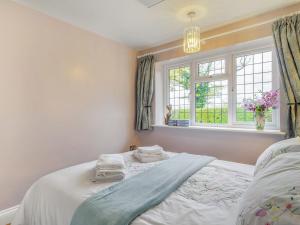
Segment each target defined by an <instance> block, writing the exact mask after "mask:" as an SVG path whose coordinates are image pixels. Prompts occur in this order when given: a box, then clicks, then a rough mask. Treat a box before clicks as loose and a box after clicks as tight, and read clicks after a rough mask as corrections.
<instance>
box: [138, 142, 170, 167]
mask: <svg viewBox="0 0 300 225" xmlns="http://www.w3.org/2000/svg"><path fill="white" fill-rule="evenodd" d="M133 155H134V156H135V158H137V159H138V160H139V161H140V162H142V163H150V162H156V161H160V160H164V159H168V158H169V156H168V154H167V153H166V152H165V151H164V149H163V148H162V147H161V146H159V145H153V146H145V147H138V148H137V150H135V151H134V153H133Z"/></svg>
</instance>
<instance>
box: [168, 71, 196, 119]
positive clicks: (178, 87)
mask: <svg viewBox="0 0 300 225" xmlns="http://www.w3.org/2000/svg"><path fill="white" fill-rule="evenodd" d="M168 73H169V104H171V105H172V108H173V119H177V120H181V119H190V76H191V72H190V67H189V66H180V67H176V68H170V69H169V71H168Z"/></svg>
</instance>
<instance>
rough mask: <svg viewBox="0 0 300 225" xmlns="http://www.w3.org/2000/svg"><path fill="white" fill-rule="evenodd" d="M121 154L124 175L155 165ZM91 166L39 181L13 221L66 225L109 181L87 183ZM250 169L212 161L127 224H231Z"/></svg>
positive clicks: (15, 224)
mask: <svg viewBox="0 0 300 225" xmlns="http://www.w3.org/2000/svg"><path fill="white" fill-rule="evenodd" d="M123 155H124V158H125V159H126V164H127V169H126V177H127V178H128V177H130V176H134V175H136V174H138V173H140V172H142V171H144V170H146V169H148V168H149V167H152V166H154V165H156V164H157V163H159V162H156V163H139V162H137V161H136V160H135V159H134V158H133V157H132V155H131V153H124V154H123ZM95 164H96V162H95V161H93V162H89V163H84V164H81V165H77V166H73V167H70V168H67V169H63V170H59V171H57V172H54V173H52V174H49V175H47V176H45V177H43V178H41V179H40V180H38V181H37V182H36V183H35V184H34V185H33V186H32V187H31V188H30V189H29V190H28V192H27V194H26V195H25V197H24V199H23V202H22V204H21V206H20V209H19V211H18V213H17V215H16V217H15V219H14V221H13V223H12V225H69V224H70V222H71V219H72V216H73V214H74V212H75V210H76V209H77V207H78V206H79V205H80V204H81V203H82V202H83V201H85V200H86V199H87V198H89V197H90V196H92V195H93V194H95V193H97V192H98V191H100V190H102V189H104V188H106V187H109V186H110V185H112V184H113V183H93V182H91V179H92V177H93V176H94V168H95ZM253 169H254V168H253V166H250V165H243V164H238V163H233V162H227V161H220V160H215V161H213V162H211V163H210V164H209V165H208V166H206V167H204V168H202V169H201V170H199V171H198V172H197V173H195V174H194V175H193V176H191V177H190V178H189V179H188V180H187V181H186V182H185V183H184V184H183V185H182V186H181V187H180V188H179V189H177V191H175V192H173V193H172V194H171V195H170V196H169V197H168V198H167V199H165V200H164V201H163V202H162V203H161V204H159V205H158V206H156V207H154V208H152V209H150V210H148V211H147V212H146V213H144V214H142V215H141V216H139V217H137V218H136V219H135V220H134V221H133V222H132V225H177V224H178V225H179V224H180V225H233V224H235V221H236V217H237V203H238V201H239V200H240V198H241V195H242V194H243V193H244V192H245V190H246V189H247V187H248V185H249V184H250V182H251V180H252V174H253ZM153 185H155V184H153Z"/></svg>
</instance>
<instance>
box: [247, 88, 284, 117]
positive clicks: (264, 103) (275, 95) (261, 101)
mask: <svg viewBox="0 0 300 225" xmlns="http://www.w3.org/2000/svg"><path fill="white" fill-rule="evenodd" d="M278 106H279V90H272V91H268V92H264V93H262V97H261V98H258V99H256V100H255V101H254V100H252V99H244V101H243V103H242V107H243V108H244V109H246V110H248V111H250V112H256V110H259V111H265V110H268V109H270V108H273V109H276V108H277V107H278Z"/></svg>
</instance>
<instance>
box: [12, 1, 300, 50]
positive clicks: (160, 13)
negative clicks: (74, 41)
mask: <svg viewBox="0 0 300 225" xmlns="http://www.w3.org/2000/svg"><path fill="white" fill-rule="evenodd" d="M15 1H16V2H19V3H22V4H25V5H27V6H29V7H32V8H34V9H36V10H39V11H42V12H44V13H46V14H48V15H50V16H53V17H55V18H58V19H60V20H63V21H66V22H68V23H71V24H73V25H76V26H78V27H81V28H84V29H87V30H90V31H93V32H96V33H98V34H100V35H102V36H104V37H107V38H110V39H113V40H116V41H119V42H121V43H124V44H126V45H128V46H130V47H133V48H135V49H144V48H148V47H153V46H156V45H159V44H162V43H166V42H169V41H173V40H176V39H179V38H180V37H181V35H182V31H183V29H184V27H186V26H187V25H188V24H189V22H188V21H187V19H186V16H185V14H186V12H187V11H189V9H193V8H195V9H196V11H198V12H199V14H198V15H199V16H198V18H197V19H196V21H195V22H196V23H197V24H198V25H200V27H201V28H202V29H203V30H207V29H209V28H212V27H216V26H219V25H222V24H224V23H228V22H231V21H235V20H238V19H241V18H246V17H249V16H253V15H256V14H260V13H262V12H266V11H269V10H272V9H276V8H280V7H283V6H287V5H290V4H293V3H296V2H299V1H300V0H165V1H164V2H162V3H161V4H158V5H156V6H154V7H152V8H147V7H146V6H144V5H143V4H141V3H140V2H139V1H138V0H15Z"/></svg>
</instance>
